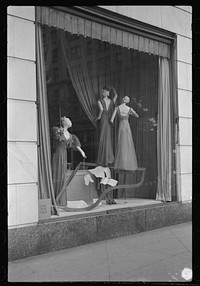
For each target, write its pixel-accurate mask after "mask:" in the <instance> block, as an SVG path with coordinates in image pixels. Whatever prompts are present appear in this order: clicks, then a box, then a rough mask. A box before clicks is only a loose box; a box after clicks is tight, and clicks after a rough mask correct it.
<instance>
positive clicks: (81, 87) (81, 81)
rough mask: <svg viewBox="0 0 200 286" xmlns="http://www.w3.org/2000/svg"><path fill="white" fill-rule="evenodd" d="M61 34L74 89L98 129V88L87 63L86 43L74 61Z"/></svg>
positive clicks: (81, 46)
mask: <svg viewBox="0 0 200 286" xmlns="http://www.w3.org/2000/svg"><path fill="white" fill-rule="evenodd" d="M59 34H60V40H61V46H62V50H63V54H64V59H65V63H66V65H67V68H68V71H69V74H70V78H71V81H72V84H73V87H74V89H75V91H76V94H77V96H78V99H79V101H80V102H81V105H82V107H83V109H84V110H85V113H86V114H87V116H88V118H89V119H90V121H91V122H92V124H93V125H94V126H95V127H96V119H97V114H96V96H95V90H97V87H96V88H95V89H94V87H93V80H92V78H91V76H92V75H91V74H90V73H89V69H90V66H89V65H88V63H87V61H86V42H85V41H81V42H80V58H79V59H73V60H72V59H71V55H70V49H69V50H68V52H67V53H66V49H65V45H64V32H63V31H60V32H59ZM66 42H67V41H66ZM94 84H95V81H94Z"/></svg>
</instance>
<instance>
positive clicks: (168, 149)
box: [156, 58, 173, 201]
mask: <svg viewBox="0 0 200 286" xmlns="http://www.w3.org/2000/svg"><path fill="white" fill-rule="evenodd" d="M158 92H159V94H158V133H157V156H158V185H157V195H156V199H157V200H161V201H171V200H172V160H173V147H172V146H173V145H172V116H173V112H172V99H171V88H170V75H169V61H168V60H167V59H163V58H160V59H159V82H158Z"/></svg>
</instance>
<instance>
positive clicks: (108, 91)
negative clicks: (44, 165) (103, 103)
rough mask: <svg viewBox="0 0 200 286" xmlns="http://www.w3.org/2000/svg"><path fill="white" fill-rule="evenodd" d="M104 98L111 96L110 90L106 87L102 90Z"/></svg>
mask: <svg viewBox="0 0 200 286" xmlns="http://www.w3.org/2000/svg"><path fill="white" fill-rule="evenodd" d="M101 92H102V95H103V97H106V96H109V95H110V89H109V88H108V87H107V86H104V87H103V88H102V90H101Z"/></svg>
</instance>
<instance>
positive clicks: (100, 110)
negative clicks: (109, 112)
mask: <svg viewBox="0 0 200 286" xmlns="http://www.w3.org/2000/svg"><path fill="white" fill-rule="evenodd" d="M98 106H99V115H98V117H97V120H99V119H100V118H101V115H102V113H103V106H102V104H101V102H100V101H99V100H98Z"/></svg>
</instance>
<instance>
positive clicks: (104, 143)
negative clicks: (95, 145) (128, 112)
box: [97, 87, 117, 167]
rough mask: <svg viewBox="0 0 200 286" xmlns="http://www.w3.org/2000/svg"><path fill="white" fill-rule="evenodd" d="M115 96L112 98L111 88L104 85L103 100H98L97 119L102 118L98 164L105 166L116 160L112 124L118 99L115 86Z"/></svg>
mask: <svg viewBox="0 0 200 286" xmlns="http://www.w3.org/2000/svg"><path fill="white" fill-rule="evenodd" d="M111 89H112V90H113V91H114V94H115V96H114V98H113V99H110V98H109V95H110V89H109V88H108V87H104V88H103V89H102V96H103V98H102V99H101V100H98V107H99V115H98V117H97V120H100V139H99V150H98V158H97V164H98V165H101V166H103V167H107V166H108V165H109V164H112V163H113V162H114V155H113V148H112V126H111V124H110V118H111V115H112V113H113V110H114V105H115V102H116V100H117V93H116V91H115V89H114V88H113V87H111Z"/></svg>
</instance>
